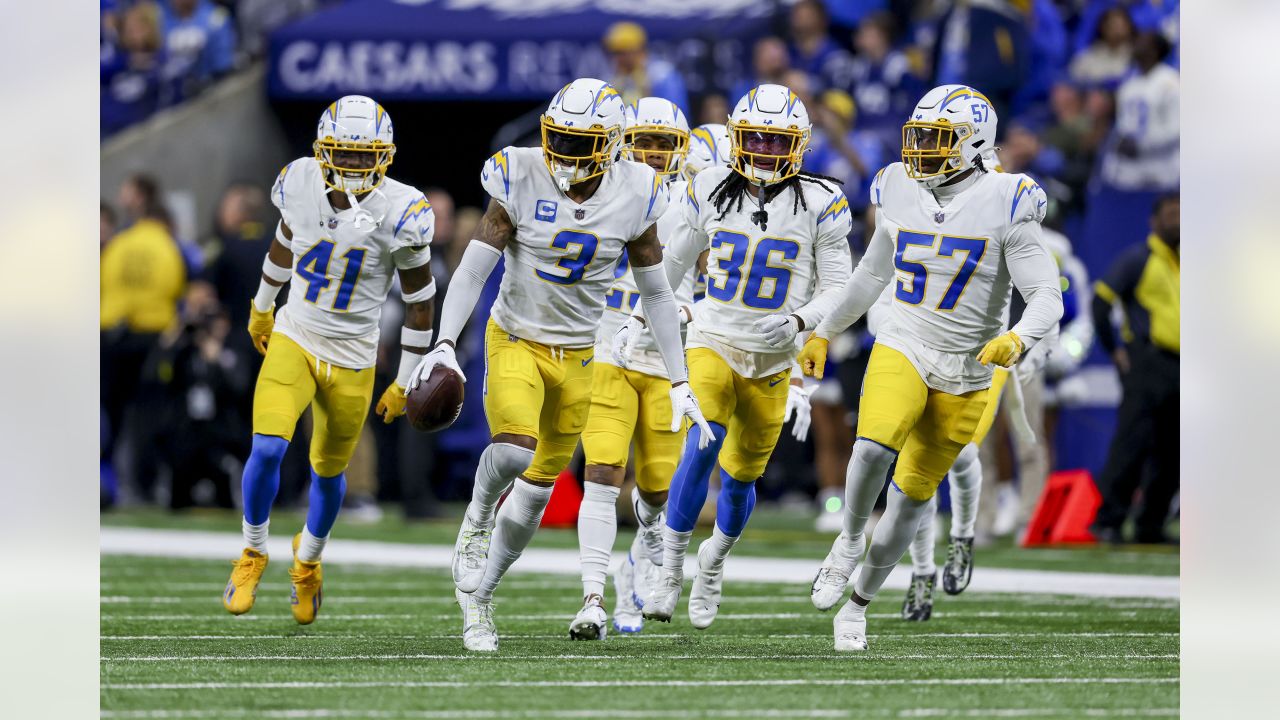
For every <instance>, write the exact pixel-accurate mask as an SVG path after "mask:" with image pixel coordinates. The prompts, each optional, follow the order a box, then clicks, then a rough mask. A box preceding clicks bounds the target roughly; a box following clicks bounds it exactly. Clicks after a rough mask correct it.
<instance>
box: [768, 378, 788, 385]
mask: <svg viewBox="0 0 1280 720" xmlns="http://www.w3.org/2000/svg"><path fill="white" fill-rule="evenodd" d="M783 380H786V378H784V377H780V378H776V379H774V380H770V381H769V387H773V386H774V385H777V384H778V383H780V382H782V381H783Z"/></svg>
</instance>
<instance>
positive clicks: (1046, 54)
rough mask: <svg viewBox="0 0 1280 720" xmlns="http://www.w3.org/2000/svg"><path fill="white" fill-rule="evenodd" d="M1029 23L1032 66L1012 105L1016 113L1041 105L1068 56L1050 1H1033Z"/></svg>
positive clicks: (1059, 19)
mask: <svg viewBox="0 0 1280 720" xmlns="http://www.w3.org/2000/svg"><path fill="white" fill-rule="evenodd" d="M1028 23H1029V24H1028V30H1029V31H1030V39H1031V43H1030V54H1031V69H1030V72H1029V75H1028V77H1027V82H1026V84H1025V85H1023V86H1022V88H1021V89H1019V90H1018V93H1017V95H1015V96H1014V102H1013V107H1012V108H1011V109H1012V111H1013V113H1014V114H1019V115H1020V114H1025V113H1027V112H1029V111H1031V110H1032V109H1035V108H1042V107H1043V104H1044V101H1045V100H1047V99H1048V98H1049V89H1050V88H1051V87H1052V86H1053V83H1054V81H1055V80H1056V79H1057V78H1058V76H1059V75H1060V74H1061V72H1062V67H1063V66H1064V65H1066V63H1067V58H1068V55H1069V50H1068V47H1067V28H1066V26H1065V24H1064V23H1063V22H1062V16H1061V14H1059V12H1058V8H1057V6H1055V5H1054V4H1053V0H1032V3H1031V14H1030V17H1028Z"/></svg>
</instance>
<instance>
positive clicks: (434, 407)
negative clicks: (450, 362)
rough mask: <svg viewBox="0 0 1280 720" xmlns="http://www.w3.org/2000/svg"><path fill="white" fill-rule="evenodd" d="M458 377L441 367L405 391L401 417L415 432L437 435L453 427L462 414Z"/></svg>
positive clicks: (460, 384)
mask: <svg viewBox="0 0 1280 720" xmlns="http://www.w3.org/2000/svg"><path fill="white" fill-rule="evenodd" d="M462 398H463V389H462V376H460V375H458V373H456V372H454V371H453V370H450V369H449V368H447V367H444V366H443V365H437V366H436V367H435V368H433V369H432V370H431V375H430V376H428V377H427V379H426V380H424V381H422V383H421V384H419V385H418V387H416V388H414V389H413V390H410V391H409V395H408V398H407V399H406V401H405V416H406V417H408V418H409V424H410V425H413V428H414V429H415V430H420V431H422V432H439V431H441V430H443V429H445V428H447V427H449V426H450V425H452V424H453V421H454V420H457V419H458V413H460V412H462Z"/></svg>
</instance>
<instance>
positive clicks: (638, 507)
mask: <svg viewBox="0 0 1280 720" xmlns="http://www.w3.org/2000/svg"><path fill="white" fill-rule="evenodd" d="M631 507H633V508H635V511H636V520H637V521H639V522H640V524H641V525H644V526H645V527H648V526H650V525H652V524H654V523H655V522H657V521H658V518H660V517H662V511H663V510H666V509H667V504H666V503H663V504H661V505H650V504H649V503H647V502H645V501H644V497H643V496H641V495H640V488H631Z"/></svg>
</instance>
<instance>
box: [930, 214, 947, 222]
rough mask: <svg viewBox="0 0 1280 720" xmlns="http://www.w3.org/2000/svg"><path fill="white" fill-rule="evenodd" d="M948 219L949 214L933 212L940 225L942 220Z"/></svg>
mask: <svg viewBox="0 0 1280 720" xmlns="http://www.w3.org/2000/svg"><path fill="white" fill-rule="evenodd" d="M946 219H947V216H946V215H944V214H943V213H941V212H936V213H934V214H933V221H934V222H936V223H938V224H939V225H941V224H942V221H943V220H946Z"/></svg>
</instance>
